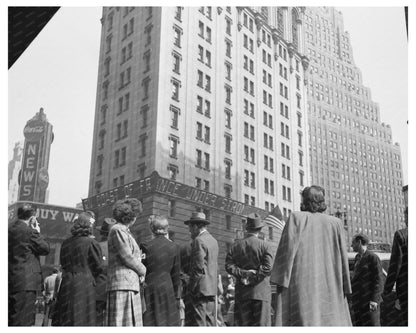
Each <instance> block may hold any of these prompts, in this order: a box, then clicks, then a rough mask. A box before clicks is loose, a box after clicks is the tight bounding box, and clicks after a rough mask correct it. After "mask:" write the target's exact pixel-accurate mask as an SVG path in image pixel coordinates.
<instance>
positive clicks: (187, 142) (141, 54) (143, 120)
mask: <svg viewBox="0 0 416 333" xmlns="http://www.w3.org/2000/svg"><path fill="white" fill-rule="evenodd" d="M303 15H304V8H298V7H281V8H278V7H105V8H104V9H103V16H102V19H101V22H102V33H101V47H100V60H99V70H98V73H99V75H98V84H97V101H96V110H95V123H94V139H93V148H92V159H91V172H90V183H89V196H93V195H96V194H98V193H102V192H103V191H106V190H109V189H112V188H115V187H117V186H121V185H123V184H125V183H128V182H132V181H135V180H137V179H142V178H144V177H147V176H149V175H150V174H151V173H152V172H153V171H157V172H158V173H159V174H160V175H161V176H162V177H165V178H170V179H173V180H176V181H178V182H181V183H183V184H187V185H190V186H194V187H196V188H199V189H203V190H205V191H208V192H211V193H215V194H218V195H221V196H224V197H227V198H232V199H234V200H237V201H241V202H244V203H245V204H248V205H251V206H255V207H259V208H262V209H265V210H270V209H272V208H273V207H274V205H275V204H276V203H278V204H279V206H280V208H281V209H282V211H283V214H284V215H285V216H288V215H289V213H290V212H291V211H292V210H293V209H299V206H300V195H299V192H300V190H301V189H302V188H303V187H304V186H305V185H307V184H308V179H309V166H308V161H309V158H308V149H307V147H308V137H307V134H306V130H307V119H306V87H305V85H304V82H305V69H306V68H307V66H308V60H307V58H306V57H305V56H304V38H303V28H302V20H301V18H302V16H303Z"/></svg>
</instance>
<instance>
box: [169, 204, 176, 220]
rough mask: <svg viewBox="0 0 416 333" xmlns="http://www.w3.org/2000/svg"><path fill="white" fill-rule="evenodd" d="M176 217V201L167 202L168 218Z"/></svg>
mask: <svg viewBox="0 0 416 333" xmlns="http://www.w3.org/2000/svg"><path fill="white" fill-rule="evenodd" d="M175 215H176V201H175V200H168V216H169V217H174V216H175Z"/></svg>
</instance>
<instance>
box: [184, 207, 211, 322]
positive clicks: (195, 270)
mask: <svg viewBox="0 0 416 333" xmlns="http://www.w3.org/2000/svg"><path fill="white" fill-rule="evenodd" d="M209 223H210V222H209V221H208V220H206V218H205V214H204V213H202V212H194V213H192V216H191V218H190V219H189V220H188V221H185V224H186V225H188V226H189V231H190V233H191V237H192V239H193V241H192V247H191V261H190V269H189V286H188V292H189V293H190V294H191V299H192V305H193V306H192V307H191V311H190V312H191V313H190V317H191V318H190V321H189V325H190V326H215V325H216V320H215V312H216V308H215V296H216V295H217V279H218V275H217V271H218V267H217V266H218V264H217V259H218V243H217V241H216V240H215V238H214V237H212V236H211V234H210V233H209V232H208V231H207V229H206V226H207V225H208V224H209Z"/></svg>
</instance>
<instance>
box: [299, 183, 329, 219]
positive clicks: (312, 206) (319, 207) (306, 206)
mask: <svg viewBox="0 0 416 333" xmlns="http://www.w3.org/2000/svg"><path fill="white" fill-rule="evenodd" d="M300 210H302V211H307V212H311V213H322V212H324V211H325V210H326V204H325V190H324V189H323V188H322V187H320V186H317V185H312V186H308V187H305V188H304V190H303V191H302V204H301V206H300Z"/></svg>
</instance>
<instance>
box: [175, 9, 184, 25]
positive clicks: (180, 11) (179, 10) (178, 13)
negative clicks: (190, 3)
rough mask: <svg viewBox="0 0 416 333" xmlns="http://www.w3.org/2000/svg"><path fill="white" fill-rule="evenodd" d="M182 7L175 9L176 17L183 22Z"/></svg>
mask: <svg viewBox="0 0 416 333" xmlns="http://www.w3.org/2000/svg"><path fill="white" fill-rule="evenodd" d="M182 9H183V8H182V7H176V11H175V18H176V19H177V20H178V21H180V22H182Z"/></svg>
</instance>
